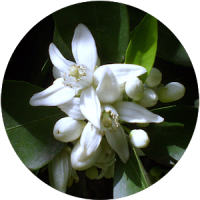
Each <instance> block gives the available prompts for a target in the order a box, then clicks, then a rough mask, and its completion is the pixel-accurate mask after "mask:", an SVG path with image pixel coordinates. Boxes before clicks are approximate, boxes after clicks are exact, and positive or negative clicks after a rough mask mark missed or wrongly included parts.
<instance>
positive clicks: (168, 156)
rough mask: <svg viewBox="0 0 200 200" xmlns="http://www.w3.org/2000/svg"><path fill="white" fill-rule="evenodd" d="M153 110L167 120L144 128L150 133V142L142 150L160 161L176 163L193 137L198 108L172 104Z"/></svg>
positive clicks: (162, 162)
mask: <svg viewBox="0 0 200 200" xmlns="http://www.w3.org/2000/svg"><path fill="white" fill-rule="evenodd" d="M153 112H154V113H156V114H159V115H160V116H162V117H164V119H165V122H163V123H160V124H151V125H149V126H148V127H146V128H144V130H145V131H146V132H147V133H148V135H149V138H150V144H149V146H148V147H147V148H144V149H142V150H143V152H144V153H145V155H147V156H148V157H149V158H151V159H152V160H154V161H156V162H158V163H161V164H163V165H174V164H176V162H177V161H179V160H180V158H181V157H182V155H183V154H184V152H185V150H186V148H187V146H188V144H189V142H190V140H191V138H192V134H193V132H194V128H195V125H196V120H197V112H198V109H197V108H194V107H185V106H170V107H166V108H160V109H156V110H153Z"/></svg>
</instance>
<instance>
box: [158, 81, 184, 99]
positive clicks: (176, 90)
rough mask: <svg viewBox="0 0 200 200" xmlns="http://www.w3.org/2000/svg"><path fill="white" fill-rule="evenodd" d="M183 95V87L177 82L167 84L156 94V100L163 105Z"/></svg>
mask: <svg viewBox="0 0 200 200" xmlns="http://www.w3.org/2000/svg"><path fill="white" fill-rule="evenodd" d="M184 94H185V87H184V86H183V85H182V84H181V83H178V82H171V83H168V84H167V85H166V86H164V87H163V88H161V89H160V90H159V92H158V98H159V100H160V101H161V102H163V103H169V102H173V101H177V100H179V99H181V98H182V97H183V96H184Z"/></svg>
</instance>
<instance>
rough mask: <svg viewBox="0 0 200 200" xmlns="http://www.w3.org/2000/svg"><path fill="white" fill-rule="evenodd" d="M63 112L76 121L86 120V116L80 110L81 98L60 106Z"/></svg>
mask: <svg viewBox="0 0 200 200" xmlns="http://www.w3.org/2000/svg"><path fill="white" fill-rule="evenodd" d="M58 107H59V108H60V109H61V110H62V111H63V112H65V113H66V114H67V115H69V116H70V117H72V118H73V119H76V120H84V119H85V116H84V115H83V114H82V112H81V109H80V98H78V97H75V98H73V99H71V100H69V101H68V102H67V103H65V104H62V105H59V106H58Z"/></svg>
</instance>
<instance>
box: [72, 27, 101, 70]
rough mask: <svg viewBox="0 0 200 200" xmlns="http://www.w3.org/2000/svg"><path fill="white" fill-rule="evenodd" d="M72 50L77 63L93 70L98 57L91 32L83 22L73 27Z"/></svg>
mask: <svg viewBox="0 0 200 200" xmlns="http://www.w3.org/2000/svg"><path fill="white" fill-rule="evenodd" d="M72 52H73V55H74V58H75V60H76V63H77V64H78V65H85V66H86V67H88V68H89V69H90V70H91V71H92V72H93V71H94V67H95V65H96V63H97V57H98V56H97V49H96V44H95V41H94V38H93V36H92V34H91V32H90V31H89V29H88V28H87V27H86V26H85V25H83V24H79V25H78V26H77V27H76V29H75V32H74V37H73V40H72Z"/></svg>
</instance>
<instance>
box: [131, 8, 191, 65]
mask: <svg viewBox="0 0 200 200" xmlns="http://www.w3.org/2000/svg"><path fill="white" fill-rule="evenodd" d="M127 7H128V10H129V17H130V30H131V31H132V30H134V28H135V27H136V26H137V25H138V24H139V23H140V21H141V20H142V18H143V17H144V16H145V14H146V12H145V11H143V10H141V9H139V8H136V7H133V6H131V5H128V6H127ZM166 25H170V24H166ZM166 25H165V24H164V23H162V22H161V21H160V20H159V16H158V47H157V55H156V56H158V57H160V58H162V59H164V60H167V61H169V62H172V63H174V64H176V65H180V66H186V67H192V66H193V64H192V62H191V60H190V56H189V55H188V52H187V46H186V48H185V47H184V43H182V42H181V41H180V39H179V36H181V37H182V34H181V32H180V33H177V35H175V34H174V32H173V28H174V27H170V26H169V27H167V26H166ZM170 28H171V29H170ZM189 53H190V52H189Z"/></svg>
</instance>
